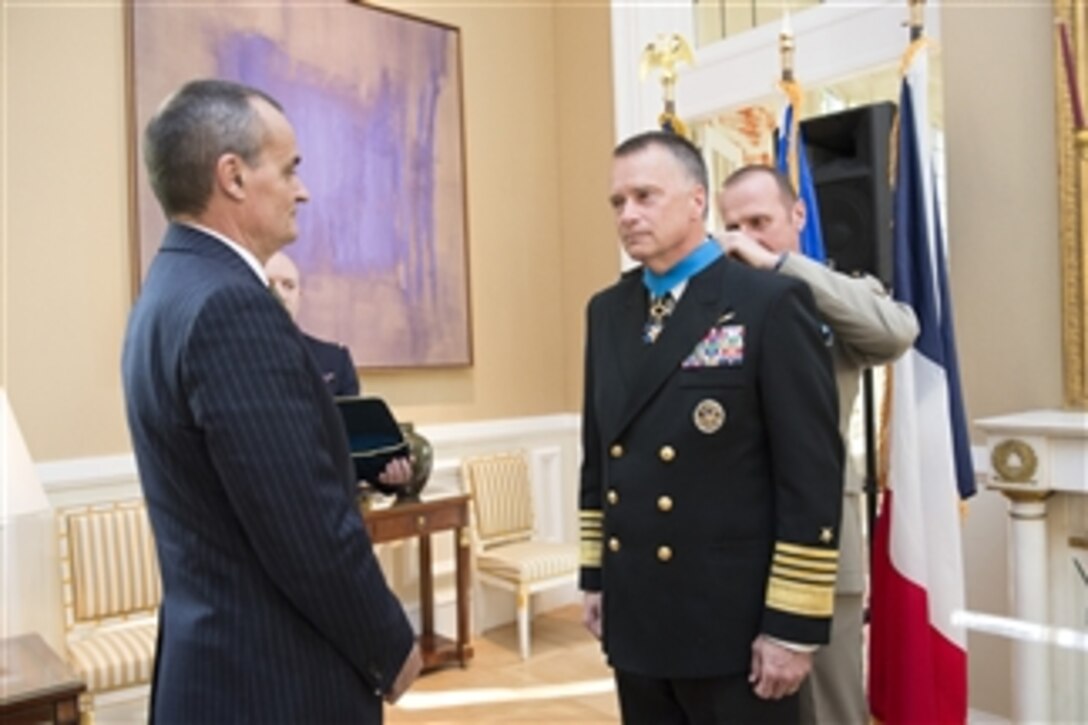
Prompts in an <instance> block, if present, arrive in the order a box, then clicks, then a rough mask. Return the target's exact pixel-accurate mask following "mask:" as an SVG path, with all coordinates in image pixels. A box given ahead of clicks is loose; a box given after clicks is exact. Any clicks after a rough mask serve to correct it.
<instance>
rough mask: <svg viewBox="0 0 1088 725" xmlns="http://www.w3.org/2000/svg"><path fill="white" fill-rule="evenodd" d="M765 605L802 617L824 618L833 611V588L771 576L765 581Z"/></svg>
mask: <svg viewBox="0 0 1088 725" xmlns="http://www.w3.org/2000/svg"><path fill="white" fill-rule="evenodd" d="M767 606H768V607H769V608H770V609H777V610H778V611H781V612H787V613H789V614H796V615H800V616H802V617H812V618H821V619H826V618H827V617H830V616H831V613H832V611H834V606H835V590H834V588H832V587H826V586H817V585H814V584H801V583H799V582H792V581H786V580H784V579H782V578H780V577H774V576H772V577H771V578H770V581H768V582H767Z"/></svg>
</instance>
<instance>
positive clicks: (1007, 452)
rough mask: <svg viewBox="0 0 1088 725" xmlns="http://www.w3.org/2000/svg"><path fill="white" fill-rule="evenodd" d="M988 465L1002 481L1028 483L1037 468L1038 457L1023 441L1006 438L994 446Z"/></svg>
mask: <svg viewBox="0 0 1088 725" xmlns="http://www.w3.org/2000/svg"><path fill="white" fill-rule="evenodd" d="M990 465H991V466H993V468H994V470H995V471H996V472H997V475H998V476H999V477H1000V479H1001V481H1002V482H1003V483H1029V482H1031V480H1032V479H1033V478H1034V477H1035V473H1036V471H1038V469H1039V457H1038V456H1036V455H1035V449H1033V448H1032V447H1031V446H1030V445H1028V444H1027V443H1025V442H1024V441H1022V440H1019V439H1016V438H1008V439H1006V440H1003V441H1001V442H1000V443H998V444H997V445H996V446H994V449H993V452H992V453H990Z"/></svg>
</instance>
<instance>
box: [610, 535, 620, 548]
mask: <svg viewBox="0 0 1088 725" xmlns="http://www.w3.org/2000/svg"><path fill="white" fill-rule="evenodd" d="M608 550H609V551H619V550H620V540H619V539H617V538H616V537H615V536H613V537H612V538H610V539H609V540H608Z"/></svg>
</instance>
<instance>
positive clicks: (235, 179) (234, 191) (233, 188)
mask: <svg viewBox="0 0 1088 725" xmlns="http://www.w3.org/2000/svg"><path fill="white" fill-rule="evenodd" d="M245 171H246V169H245V163H244V162H243V161H242V159H241V158H240V157H239V156H238V155H236V154H223V155H222V156H220V157H219V161H217V162H216V164H215V181H216V185H217V186H218V187H219V188H220V189H221V190H222V192H223V193H224V194H226V195H227V196H228V197H230V198H231V199H234V200H236V201H241V200H242V199H244V198H245V188H244V186H245V176H246V174H245Z"/></svg>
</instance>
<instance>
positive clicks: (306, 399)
mask: <svg viewBox="0 0 1088 725" xmlns="http://www.w3.org/2000/svg"><path fill="white" fill-rule="evenodd" d="M122 369H123V378H124V389H125V397H126V404H127V415H128V421H129V428H130V431H131V434H132V441H133V447H134V449H135V453H136V462H137V464H138V468H139V474H140V481H141V485H142V487H143V491H144V496H145V498H146V500H147V507H148V513H149V515H150V519H151V524H152V528H153V530H154V533H155V543H156V549H157V553H158V558H159V564H160V568H161V571H162V579H163V604H162V609H161V612H160V620H159V643H158V648H157V651H156V662H155V673H154V678H153V683H152V697H151V713H150V717H151V719H152V721H157V722H178V723H243V722H261V723H265V722H314V723H317V722H321V723H334V722H353V723H359V722H380V721H381V718H382V703H381V698H380V694H379V693H382V692H385V691H387V690H388V689H389V687H390V686H391V684H392V682H393V680H394V679H395V677H396V675H397V673H398V671H399V668H400V666H401V665H402V663H403V662H404V660H405V658H406V656H407V654H408V651H409V649H410V647H411V646H412V641H413V633H412V630H411V627H410V625H409V623H408V621H407V619H406V617H405V615H404V612H403V609H402V608H401V606H400V604H399V602H398V601H397V600H396V598H395V597H394V596H393V594H392V593H391V592H390V591H389V589H388V587H387V585H386V582H385V579H384V577H383V575H382V572H381V570H380V569H379V567H378V562H377V561H376V559H375V557H374V554H373V549H372V546H371V542H370V539H369V537H368V535H367V532H366V529H365V528H364V526H363V522H362V519H361V516H360V513H359V510H358V508H357V507H356V505H355V498H354V487H355V477H354V474H353V471H352V468H351V464H350V459H349V456H348V448H347V441H346V439H345V435H344V432H343V427H342V423H341V420H340V417H339V414H338V413H337V411H336V409H335V407H334V405H333V402H332V398H330V397H329V395H328V393H327V392H326V391H325V389H324V383H323V382H322V380H321V377H320V375H319V374H318V371H317V369H316V367H315V366H314V363H313V361H312V358H311V356H310V354H309V353H308V352H307V350H306V346H305V344H304V343H303V340H302V336H301V334H300V333H299V331H298V329H297V327H296V326H295V325H294V323H293V322H292V321H291V319H290V317H289V316H288V314H287V312H286V310H285V309H284V308H283V306H282V305H281V304H280V303H279V302H278V301H277V300H276V299H275V298H274V296H273V295H272V294H270V293H269V291H268V289H266V288H265V287H263V286H262V285H261V282H260V280H259V279H258V277H257V276H256V274H255V273H254V272H253V271H252V270H251V269H250V268H249V267H248V266H247V264H246V263H245V261H244V260H243V259H242V258H241V257H240V256H239V255H238V254H236V253H235V252H234V251H233V250H231V249H230V248H229V247H227V246H226V245H225V244H223V243H222V242H220V241H218V240H216V239H213V238H211V237H210V236H208V235H206V234H204V233H203V232H200V231H198V230H195V229H192V228H189V227H185V226H180V225H176V224H172V225H170V227H169V228H168V230H167V233H166V236H165V239H164V241H163V244H162V247H161V249H160V251H159V252H158V254H157V255H156V257H155V260H154V261H153V263H152V265H151V268H150V270H149V271H148V274H147V278H146V280H145V282H144V285H143V290H142V292H141V294H140V297H139V299H138V300H137V302H136V304H135V306H134V308H133V311H132V314H131V317H130V320H129V325H128V331H127V334H126V338H125V345H124V353H123V359H122Z"/></svg>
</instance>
